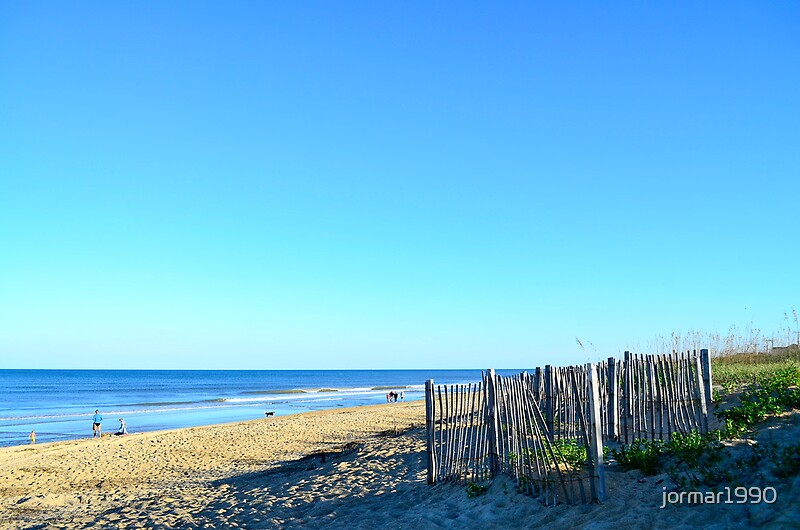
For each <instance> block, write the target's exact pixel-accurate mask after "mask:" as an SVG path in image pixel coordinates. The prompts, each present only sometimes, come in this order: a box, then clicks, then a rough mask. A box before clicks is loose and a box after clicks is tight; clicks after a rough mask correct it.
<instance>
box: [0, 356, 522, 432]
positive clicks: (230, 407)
mask: <svg viewBox="0 0 800 530" xmlns="http://www.w3.org/2000/svg"><path fill="white" fill-rule="evenodd" d="M518 372H519V370H498V373H509V374H511V373H518ZM480 378H481V371H480V370H0V446H8V445H18V444H24V443H28V435H29V433H30V432H31V431H32V430H33V431H36V439H37V443H39V442H51V441H58V440H69V439H76V438H86V437H91V435H92V416H93V415H94V411H95V409H99V410H100V414H101V415H102V416H103V422H102V425H103V432H108V433H113V432H115V431H116V430H117V428H118V427H119V418H124V419H125V421H126V422H127V424H128V432H129V433H131V434H132V433H137V432H147V431H155V430H162V429H175V428H181V427H195V426H200V425H211V424H215V423H226V422H236V421H244V420H253V419H260V418H264V417H265V412H268V411H269V412H274V413H275V415H276V416H284V415H288V414H298V413H301V412H308V411H312V410H324V409H333V408H337V407H353V406H359V405H372V404H378V403H386V394H387V393H388V392H389V391H390V390H394V391H396V392H398V393H399V392H403V393H404V394H405V400H406V401H409V400H414V399H421V398H423V395H424V391H425V381H426V380H428V379H434V381H435V382H436V383H437V384H460V383H473V382H478V381H480Z"/></svg>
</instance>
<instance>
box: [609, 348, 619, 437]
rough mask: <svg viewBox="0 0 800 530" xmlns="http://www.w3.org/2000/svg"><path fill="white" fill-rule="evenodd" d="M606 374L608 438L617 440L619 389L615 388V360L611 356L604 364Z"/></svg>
mask: <svg viewBox="0 0 800 530" xmlns="http://www.w3.org/2000/svg"><path fill="white" fill-rule="evenodd" d="M606 370H607V371H608V375H607V377H606V379H608V405H607V407H606V408H607V412H608V422H607V423H608V440H614V441H616V440H617V437H618V436H619V390H618V388H617V384H618V383H617V361H616V359H614V358H613V357H609V358H608V365H606Z"/></svg>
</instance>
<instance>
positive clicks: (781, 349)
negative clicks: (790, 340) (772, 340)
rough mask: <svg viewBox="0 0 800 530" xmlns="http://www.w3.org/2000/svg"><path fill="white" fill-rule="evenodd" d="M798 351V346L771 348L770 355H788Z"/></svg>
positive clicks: (799, 345)
mask: <svg viewBox="0 0 800 530" xmlns="http://www.w3.org/2000/svg"><path fill="white" fill-rule="evenodd" d="M798 350H800V344H789V345H788V346H773V347H772V353H773V354H775V353H789V352H793V351H798Z"/></svg>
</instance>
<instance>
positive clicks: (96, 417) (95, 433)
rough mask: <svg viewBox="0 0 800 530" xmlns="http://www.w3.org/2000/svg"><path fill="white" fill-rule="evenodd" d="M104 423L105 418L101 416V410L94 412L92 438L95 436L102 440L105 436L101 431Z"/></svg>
mask: <svg viewBox="0 0 800 530" xmlns="http://www.w3.org/2000/svg"><path fill="white" fill-rule="evenodd" d="M102 421H103V417H102V416H101V415H100V409H97V410H95V411H94V416H93V417H92V438H94V437H95V436H97V437H100V438H102V437H103V434H102V431H101V429H100V423H101V422H102Z"/></svg>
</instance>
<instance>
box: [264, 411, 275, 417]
mask: <svg viewBox="0 0 800 530" xmlns="http://www.w3.org/2000/svg"><path fill="white" fill-rule="evenodd" d="M274 415H275V412H265V413H264V416H266V417H267V418H269V417H270V416H274Z"/></svg>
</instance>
